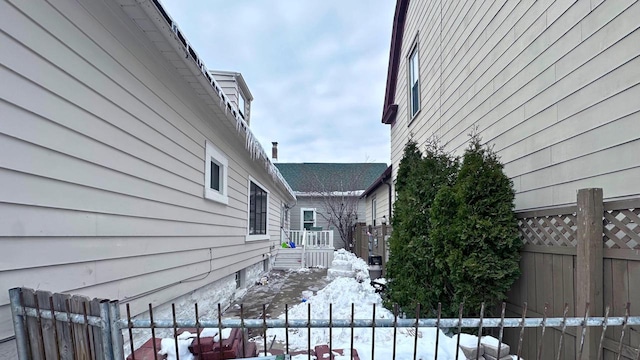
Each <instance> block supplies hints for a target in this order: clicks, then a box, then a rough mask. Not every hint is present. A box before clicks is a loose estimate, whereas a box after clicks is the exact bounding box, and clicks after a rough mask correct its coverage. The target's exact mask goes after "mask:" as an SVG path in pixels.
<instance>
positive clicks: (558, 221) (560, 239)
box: [505, 189, 640, 359]
mask: <svg viewBox="0 0 640 360" xmlns="http://www.w3.org/2000/svg"><path fill="white" fill-rule="evenodd" d="M602 199H603V194H602V189H582V190H579V191H578V196H577V202H576V205H572V206H565V207H558V208H553V209H546V210H540V211H530V212H521V213H518V214H517V217H518V224H519V228H520V229H519V230H520V237H521V239H522V241H523V244H524V246H523V249H522V252H521V255H522V256H521V261H520V268H521V271H522V275H521V277H520V279H519V280H518V281H517V282H516V283H515V284H514V286H513V287H512V289H511V290H510V291H509V293H508V304H507V314H508V316H519V315H521V314H522V310H523V309H522V307H521V306H520V304H523V303H524V302H527V303H528V310H527V311H528V313H529V314H530V315H531V316H539V315H542V314H544V313H545V311H546V314H547V315H548V316H563V313H564V310H565V305H568V314H567V315H568V316H577V315H578V314H582V313H584V312H585V311H586V308H585V306H586V305H585V304H586V303H589V309H588V312H589V316H604V315H605V306H604V304H610V306H611V307H610V311H609V314H608V316H623V315H624V314H625V311H626V309H625V306H626V304H628V303H632V304H640V199H632V200H625V201H611V202H606V203H603V200H602ZM636 306H637V305H636ZM638 310H639V309H638V308H637V307H636V308H632V309H631V312H632V314H637V313H638ZM561 330H562V329H560V328H550V329H549V330H548V332H547V334H545V335H544V337H543V334H542V332H541V331H540V329H526V330H525V334H524V336H525V341H524V343H523V344H524V349H523V357H524V358H525V359H528V358H532V355H534V354H535V352H536V344H538V343H540V342H541V341H544V342H547V343H550V344H557V343H558V342H559V341H560V334H561ZM601 331H602V330H601V329H596V328H589V329H587V330H586V339H587V343H586V345H585V346H586V347H585V349H584V351H585V357H586V358H595V357H596V354H597V350H596V349H595V345H594V344H595V343H597V341H596V340H600V338H601V335H602V334H601ZM518 335H519V334H518V333H517V332H514V331H511V330H507V331H506V334H505V341H506V342H507V343H509V342H510V341H516V339H517V337H518ZM621 335H622V334H621V331H620V329H617V328H608V329H606V331H605V333H604V337H603V341H602V343H603V358H604V359H619V358H622V359H636V356H637V354H636V351H635V348H637V347H638V345H639V344H640V328H639V327H636V326H631V327H630V329H629V331H628V332H627V333H626V334H624V336H621ZM579 339H580V331H579V329H567V336H566V337H565V340H564V341H565V342H566V343H567V346H565V347H564V350H563V352H562V353H561V354H558V353H557V352H554V351H553V349H554V348H557V346H555V347H554V346H545V347H544V348H545V349H547V350H546V352H545V353H544V354H543V355H542V358H544V359H556V358H558V359H573V358H575V357H576V353H577V351H576V349H577V348H578V347H579V346H580V341H579Z"/></svg>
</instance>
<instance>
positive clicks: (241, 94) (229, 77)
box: [209, 70, 253, 125]
mask: <svg viewBox="0 0 640 360" xmlns="http://www.w3.org/2000/svg"><path fill="white" fill-rule="evenodd" d="M209 73H210V74H211V76H213V78H214V79H216V82H217V83H218V85H220V87H221V88H222V91H223V92H224V94H225V95H226V96H227V97H228V98H229V101H231V103H232V104H233V105H235V106H236V108H237V109H238V111H239V112H240V116H242V118H243V119H244V121H246V122H247V125H251V122H250V118H251V101H253V95H251V92H250V91H249V87H248V86H247V83H246V82H245V81H244V78H243V77H242V74H241V73H239V72H234V71H220V70H209Z"/></svg>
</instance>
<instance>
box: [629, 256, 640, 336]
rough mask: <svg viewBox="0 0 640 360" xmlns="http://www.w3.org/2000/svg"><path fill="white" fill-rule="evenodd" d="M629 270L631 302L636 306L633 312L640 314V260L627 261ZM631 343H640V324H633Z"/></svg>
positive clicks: (632, 309)
mask: <svg viewBox="0 0 640 360" xmlns="http://www.w3.org/2000/svg"><path fill="white" fill-rule="evenodd" d="M627 268H628V272H629V278H628V285H627V288H628V289H629V302H631V304H633V305H632V306H635V308H631V311H632V313H633V314H640V285H639V284H640V261H629V262H628V263H627ZM628 344H629V345H631V344H635V346H638V344H640V326H633V327H631V328H630V331H629V342H628Z"/></svg>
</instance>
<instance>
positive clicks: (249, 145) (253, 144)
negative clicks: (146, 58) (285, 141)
mask: <svg viewBox="0 0 640 360" xmlns="http://www.w3.org/2000/svg"><path fill="white" fill-rule="evenodd" d="M136 5H137V6H138V7H139V8H141V9H142V12H143V13H144V14H145V15H146V16H147V17H148V18H149V20H151V21H152V22H153V23H155V24H156V27H158V29H159V32H160V33H161V34H162V35H163V37H164V38H165V40H166V41H168V42H169V43H170V45H171V49H173V50H174V51H176V53H178V54H179V55H180V58H181V59H182V61H183V62H184V63H185V64H187V66H189V68H191V69H192V73H193V75H194V76H195V77H196V79H197V80H198V81H199V82H201V83H202V84H203V85H204V83H207V84H208V85H204V88H205V90H206V91H207V92H208V93H209V95H210V96H211V98H212V99H213V100H214V104H218V106H220V108H221V109H223V110H224V112H225V113H226V114H227V119H228V120H230V121H232V123H235V124H233V125H235V128H236V130H237V131H238V135H239V137H241V138H243V139H245V141H244V143H245V144H244V145H245V149H246V151H247V152H248V155H249V157H250V159H251V160H253V161H255V162H257V163H260V162H262V164H261V165H262V166H263V167H264V170H265V171H266V173H267V174H268V175H270V176H271V178H272V180H273V181H274V183H275V184H276V185H279V186H280V188H281V190H283V191H284V193H286V194H288V195H289V196H290V199H291V200H293V201H296V195H295V193H294V191H293V189H291V186H289V183H288V182H287V181H286V180H285V178H284V177H283V176H282V174H281V173H280V170H279V169H278V168H277V167H276V166H275V165H274V164H273V162H272V161H271V159H270V158H269V156H268V155H267V152H266V151H265V150H264V148H263V147H262V145H261V144H260V142H259V141H258V140H257V138H256V136H255V135H254V134H253V132H252V131H251V129H250V128H249V125H247V123H246V121H245V120H244V119H243V118H242V117H241V116H240V114H239V112H238V109H237V107H236V106H235V105H234V104H233V103H231V101H230V100H229V99H228V98H227V96H226V95H225V94H224V93H223V91H222V88H221V87H220V85H219V84H218V83H217V81H216V80H215V79H214V78H213V77H212V76H211V75H210V74H209V69H207V67H206V66H205V65H204V63H203V61H202V60H201V59H200V57H199V56H198V53H197V52H196V51H195V49H193V47H192V46H191V44H190V43H189V41H188V40H187V39H186V37H185V36H184V34H183V33H182V31H181V30H180V28H179V27H178V24H177V23H176V21H175V20H173V18H171V16H170V15H169V14H168V13H167V12H166V10H165V9H164V7H163V6H162V4H161V3H160V1H158V0H152V1H151V3H149V2H146V3H140V2H136ZM162 21H164V23H165V24H164V25H162V24H161V23H162ZM167 25H168V26H167ZM181 51H182V52H181ZM185 54H186V56H185ZM194 67H195V68H197V69H196V70H193V69H194ZM243 80H244V79H243Z"/></svg>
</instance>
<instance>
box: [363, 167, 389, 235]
mask: <svg viewBox="0 0 640 360" xmlns="http://www.w3.org/2000/svg"><path fill="white" fill-rule="evenodd" d="M391 172H392V167H391V165H389V167H387V169H386V170H385V171H384V172H383V173H382V174H380V176H378V178H377V179H376V180H374V181H373V183H372V184H371V185H369V187H368V188H367V189H366V190H365V191H364V192H363V193H362V195H361V196H360V197H361V198H362V199H364V201H365V208H366V211H365V212H366V214H365V221H364V223H365V224H366V225H371V226H378V225H382V224H383V223H386V224H390V223H391V217H390V215H391V213H392V206H393V198H392V197H391V196H392V191H391V189H392V187H393V184H392V183H391Z"/></svg>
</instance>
